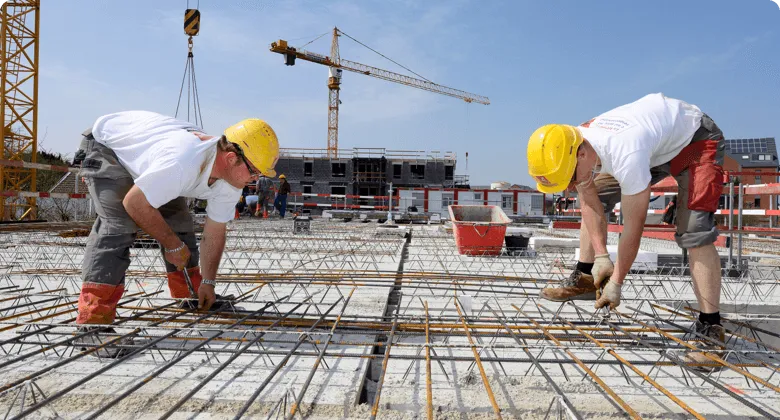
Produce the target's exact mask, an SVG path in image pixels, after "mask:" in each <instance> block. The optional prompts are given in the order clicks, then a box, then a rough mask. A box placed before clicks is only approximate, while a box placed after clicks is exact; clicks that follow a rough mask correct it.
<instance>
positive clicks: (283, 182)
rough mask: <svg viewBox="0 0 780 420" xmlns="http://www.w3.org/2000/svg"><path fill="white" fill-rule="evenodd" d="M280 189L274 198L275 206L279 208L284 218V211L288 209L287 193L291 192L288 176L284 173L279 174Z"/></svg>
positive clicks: (280, 214)
mask: <svg viewBox="0 0 780 420" xmlns="http://www.w3.org/2000/svg"><path fill="white" fill-rule="evenodd" d="M279 181H280V183H279V191H278V192H277V194H276V199H275V200H274V208H276V209H277V210H279V216H280V217H281V218H282V219H284V213H285V212H286V211H287V194H289V193H290V184H289V183H287V177H286V176H284V174H281V175H279Z"/></svg>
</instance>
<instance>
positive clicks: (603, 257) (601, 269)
mask: <svg viewBox="0 0 780 420" xmlns="http://www.w3.org/2000/svg"><path fill="white" fill-rule="evenodd" d="M614 271H615V264H612V260H611V259H609V254H599V255H596V260H595V261H593V268H592V269H591V273H592V274H593V285H594V286H596V289H601V287H602V284H601V283H602V282H603V281H606V280H609V278H610V277H611V276H612V273H613V272H614Z"/></svg>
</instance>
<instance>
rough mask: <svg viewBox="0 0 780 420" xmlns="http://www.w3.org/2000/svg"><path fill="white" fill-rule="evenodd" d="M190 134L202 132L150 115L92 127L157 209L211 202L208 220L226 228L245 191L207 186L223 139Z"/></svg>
mask: <svg viewBox="0 0 780 420" xmlns="http://www.w3.org/2000/svg"><path fill="white" fill-rule="evenodd" d="M192 131H197V132H202V130H201V129H200V128H199V127H197V126H195V125H193V124H191V123H189V122H186V121H179V120H176V119H174V118H171V117H166V116H164V115H160V114H157V113H154V112H148V111H127V112H118V113H116V114H109V115H104V116H102V117H100V118H98V119H97V121H95V125H94V126H93V127H92V135H93V136H94V137H95V140H96V141H97V142H99V143H102V144H103V145H105V146H106V147H108V148H110V149H111V150H113V151H114V153H116V155H117V157H118V158H119V162H120V163H121V164H122V166H124V167H125V169H127V171H128V172H129V173H130V175H131V176H132V177H133V180H134V181H135V185H137V186H138V188H140V189H141V191H143V193H144V195H145V196H146V199H147V200H148V201H149V204H151V205H152V206H153V207H154V208H160V206H162V205H163V204H165V203H167V202H169V201H171V200H173V199H176V198H178V197H191V198H198V199H201V200H208V205H207V206H206V214H207V215H208V217H209V218H210V219H211V220H213V221H215V222H219V223H226V222H228V221H229V220H231V219H233V213H234V208H235V205H236V202H238V200H239V198H240V197H241V189H240V188H235V187H233V186H232V185H230V184H229V183H227V182H225V181H223V180H221V179H220V180H217V181H216V182H214V183H213V184H212V185H211V186H209V185H208V181H209V176H210V174H211V169H212V167H213V166H214V160H215V159H216V157H217V141H219V137H214V138H212V139H209V140H200V139H199V138H198V137H197V136H195V135H194V134H192Z"/></svg>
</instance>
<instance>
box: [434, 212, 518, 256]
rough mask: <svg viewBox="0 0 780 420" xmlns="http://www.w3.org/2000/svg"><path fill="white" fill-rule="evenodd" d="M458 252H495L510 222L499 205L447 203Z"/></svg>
mask: <svg viewBox="0 0 780 420" xmlns="http://www.w3.org/2000/svg"><path fill="white" fill-rule="evenodd" d="M449 212H450V220H451V221H452V233H453V234H454V235H455V245H457V247H458V253H460V254H465V255H477V256H478V255H498V254H500V253H501V247H502V245H503V244H504V236H506V227H507V225H509V224H510V223H511V220H509V218H508V217H506V214H505V213H504V211H503V210H501V208H499V207H498V206H449Z"/></svg>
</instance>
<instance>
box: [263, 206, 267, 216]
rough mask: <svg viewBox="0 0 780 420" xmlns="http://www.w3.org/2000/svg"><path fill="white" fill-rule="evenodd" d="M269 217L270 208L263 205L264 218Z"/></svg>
mask: <svg viewBox="0 0 780 420" xmlns="http://www.w3.org/2000/svg"><path fill="white" fill-rule="evenodd" d="M267 218H268V209H267V208H266V207H265V206H263V219H267Z"/></svg>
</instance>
